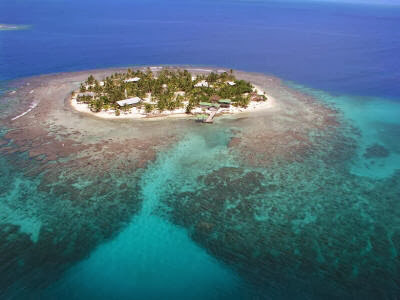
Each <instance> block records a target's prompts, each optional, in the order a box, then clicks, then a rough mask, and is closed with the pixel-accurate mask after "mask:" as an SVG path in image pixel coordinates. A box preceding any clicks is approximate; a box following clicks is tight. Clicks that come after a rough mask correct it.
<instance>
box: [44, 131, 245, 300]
mask: <svg viewBox="0 0 400 300" xmlns="http://www.w3.org/2000/svg"><path fill="white" fill-rule="evenodd" d="M210 134H213V133H210ZM221 137H222V140H221V139H220V138H221ZM209 138H210V137H209ZM211 138H212V139H213V140H212V141H209V140H207V138H206V139H205V138H204V136H201V135H193V136H190V137H187V138H185V139H184V140H183V141H181V142H179V143H178V144H177V145H176V146H174V148H173V149H172V150H170V151H168V152H166V153H163V154H161V155H160V157H159V158H158V159H157V161H156V162H154V163H153V164H152V165H151V166H150V167H149V168H148V169H147V171H146V172H145V174H143V176H142V179H141V183H140V188H141V194H142V197H143V203H142V207H141V209H140V211H139V213H138V214H137V215H136V216H134V217H133V218H132V220H131V221H130V222H129V224H128V225H127V226H126V228H125V229H124V230H123V231H122V232H121V233H120V234H119V235H118V236H117V237H116V238H115V239H113V240H112V241H110V242H107V243H105V244H103V245H101V246H99V247H98V248H97V249H96V250H95V251H94V252H92V253H91V255H90V257H89V258H88V259H87V260H85V261H83V262H81V263H79V264H78V265H77V266H74V267H73V268H72V269H71V270H69V271H68V273H67V274H66V276H65V278H64V279H62V281H61V282H59V283H57V285H56V286H55V287H54V290H53V291H52V293H54V294H51V295H52V296H54V297H62V298H72V299H75V298H79V299H82V298H87V297H96V298H97V299H110V298H111V299H112V298H130V297H131V296H132V295H135V297H137V298H140V299H159V298H182V299H183V298H188V297H189V298H191V299H220V298H239V297H240V296H242V297H243V295H241V293H243V291H241V290H242V289H243V283H242V281H241V279H240V278H239V276H238V275H237V274H236V273H235V272H234V271H232V270H231V269H230V268H229V267H227V266H226V265H224V264H221V263H220V262H218V261H217V260H216V259H215V258H213V257H212V256H210V255H209V254H207V252H206V251H205V250H204V249H202V248H201V247H199V246H197V245H196V244H194V243H193V241H191V240H190V238H189V236H188V234H187V231H186V230H185V229H184V228H182V227H177V226H175V225H173V224H171V223H170V222H169V221H168V220H166V219H165V218H162V217H161V216H159V215H158V214H157V211H158V210H159V209H160V206H162V205H163V204H162V199H163V197H165V196H166V194H167V193H168V191H170V190H171V189H174V188H176V186H175V185H176V184H180V183H182V182H191V181H192V180H193V178H191V177H193V176H198V174H201V173H206V172H208V171H209V170H210V168H211V167H212V165H214V162H215V161H216V159H217V158H218V157H221V156H225V155H226V153H224V152H226V151H225V150H226V147H225V146H226V144H225V145H224V140H223V138H224V137H223V136H220V137H214V136H212V137H211ZM225 139H226V138H225ZM224 161H225V160H224ZM182 162H184V163H182ZM207 162H208V163H207ZM224 163H225V162H224ZM181 188H182V187H181ZM185 188H190V187H185ZM100 270H104V272H99V271H100Z"/></svg>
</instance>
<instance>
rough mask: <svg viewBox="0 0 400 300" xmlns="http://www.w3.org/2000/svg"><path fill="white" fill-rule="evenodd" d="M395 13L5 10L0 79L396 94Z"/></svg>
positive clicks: (210, 8)
mask: <svg viewBox="0 0 400 300" xmlns="http://www.w3.org/2000/svg"><path fill="white" fill-rule="evenodd" d="M399 14H400V8H399V7H396V6H389V7H387V6H378V5H370V6H367V5H343V4H326V3H325V4H321V3H319V2H314V3H303V2H300V3H286V2H283V3H280V2H269V1H258V2H253V1H251V2H247V1H225V0H224V1H217V2H215V1H193V0H191V1H176V0H173V1H154V0H150V1H129V0H124V1H102V0H100V1H90V0H89V1H80V2H78V1H34V0H27V1H9V0H2V1H1V3H0V21H1V22H2V23H11V24H13V23H17V24H28V25H32V29H31V30H27V31H20V32H9V31H7V32H2V36H1V40H0V42H1V44H0V51H1V52H0V53H1V60H0V78H1V79H10V78H16V77H21V76H29V75H37V74H44V73H52V72H60V71H69V70H85V69H91V68H99V67H114V66H126V65H148V64H192V65H215V66H226V67H229V68H235V69H242V70H248V71H258V72H263V73H271V74H274V75H276V76H278V77H283V78H284V79H286V80H293V81H295V82H297V83H300V84H305V85H308V86H312V87H314V88H318V89H323V90H326V91H332V92H341V93H352V94H356V95H369V96H386V97H398V96H399V95H400V84H399V83H400V82H399V78H400V61H399V51H398V50H399V47H400V20H399Z"/></svg>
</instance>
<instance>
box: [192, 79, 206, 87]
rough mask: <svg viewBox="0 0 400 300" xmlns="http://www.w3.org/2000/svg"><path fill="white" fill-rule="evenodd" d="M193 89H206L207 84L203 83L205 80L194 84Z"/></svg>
mask: <svg viewBox="0 0 400 300" xmlns="http://www.w3.org/2000/svg"><path fill="white" fill-rule="evenodd" d="M194 87H208V82H207V81H205V80H202V81H200V82H198V83H196V84H195V85H194Z"/></svg>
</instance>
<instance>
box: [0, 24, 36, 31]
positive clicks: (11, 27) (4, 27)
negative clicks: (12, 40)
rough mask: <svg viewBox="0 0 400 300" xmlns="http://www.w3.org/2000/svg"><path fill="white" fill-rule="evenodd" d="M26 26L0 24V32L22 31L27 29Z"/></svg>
mask: <svg viewBox="0 0 400 300" xmlns="http://www.w3.org/2000/svg"><path fill="white" fill-rule="evenodd" d="M28 28H29V26H28V25H15V24H0V31H1V30H4V31H5V30H23V29H28Z"/></svg>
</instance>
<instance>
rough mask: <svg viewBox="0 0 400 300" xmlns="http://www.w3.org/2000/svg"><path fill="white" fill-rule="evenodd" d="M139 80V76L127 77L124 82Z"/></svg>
mask: <svg viewBox="0 0 400 300" xmlns="http://www.w3.org/2000/svg"><path fill="white" fill-rule="evenodd" d="M139 80H140V78H139V77H133V78H128V79H125V80H124V82H138V81H139Z"/></svg>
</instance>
